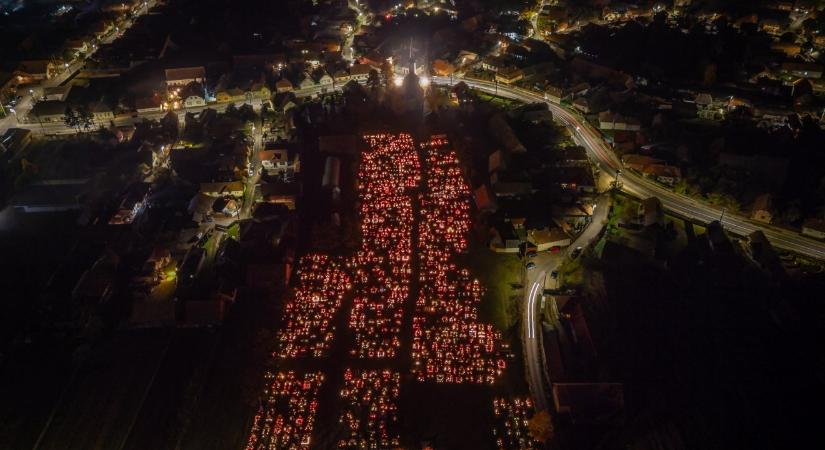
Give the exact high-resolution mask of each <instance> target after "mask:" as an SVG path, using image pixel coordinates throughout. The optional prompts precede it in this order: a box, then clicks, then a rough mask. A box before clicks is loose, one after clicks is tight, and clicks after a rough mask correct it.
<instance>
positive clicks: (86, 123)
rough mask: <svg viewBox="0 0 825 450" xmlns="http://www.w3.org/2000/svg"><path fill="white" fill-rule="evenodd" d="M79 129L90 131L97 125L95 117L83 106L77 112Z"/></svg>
mask: <svg viewBox="0 0 825 450" xmlns="http://www.w3.org/2000/svg"><path fill="white" fill-rule="evenodd" d="M77 120H78V124H77V125H78V128H80V127H82V128H83V129H84V130H85V131H89V129H90V128H92V127H93V126H94V124H95V116H94V114H92V112H91V111H90V110H89V108H87V107H85V106H81V107H80V108H78V110H77Z"/></svg>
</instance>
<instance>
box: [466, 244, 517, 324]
mask: <svg viewBox="0 0 825 450" xmlns="http://www.w3.org/2000/svg"><path fill="white" fill-rule="evenodd" d="M461 263H462V264H466V266H467V267H468V268H469V269H470V273H472V274H473V276H475V277H476V278H478V280H479V281H480V282H481V284H482V285H483V286H484V289H485V292H484V297H482V299H481V306H480V308H479V315H480V317H481V320H483V321H489V322H491V323H493V324H494V325H495V326H496V327H497V328H498V329H499V330H501V331H502V332H503V333H505V335H506V334H507V333H506V332H507V330H509V329H510V328H511V327H512V326H513V325H514V324H515V322H516V319H517V318H518V302H517V300H514V299H513V297H514V296H516V297H520V296H521V289H518V288H516V289H514V286H518V285H520V284H521V282H522V280H521V263H520V262H519V260H518V257H516V256H515V255H514V254H504V253H495V252H493V251H491V250H489V249H487V248H485V247H483V246H481V245H479V244H473V245H471V247H470V252H469V253H468V254H467V255H465V258H464V260H463V261H461Z"/></svg>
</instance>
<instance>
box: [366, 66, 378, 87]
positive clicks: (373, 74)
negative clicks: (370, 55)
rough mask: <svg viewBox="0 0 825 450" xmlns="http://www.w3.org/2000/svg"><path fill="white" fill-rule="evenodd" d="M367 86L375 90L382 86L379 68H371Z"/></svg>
mask: <svg viewBox="0 0 825 450" xmlns="http://www.w3.org/2000/svg"><path fill="white" fill-rule="evenodd" d="M367 86H369V87H370V89H373V90H375V89H378V88H379V87H380V86H381V78H380V77H379V76H378V71H377V70H375V69H372V70H370V73H369V75H367Z"/></svg>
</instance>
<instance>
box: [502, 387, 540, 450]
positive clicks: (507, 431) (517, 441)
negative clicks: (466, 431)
mask: <svg viewBox="0 0 825 450" xmlns="http://www.w3.org/2000/svg"><path fill="white" fill-rule="evenodd" d="M532 415H533V402H531V401H530V398H513V399H504V398H496V399H493V416H494V417H495V425H494V427H493V439H495V442H496V448H497V449H499V450H535V449H539V448H541V447H542V446H541V442H539V441H537V440H535V439H533V437H532V436H530V433H529V432H528V430H527V425H528V423H529V422H528V419H529V418H530V417H531V416H532Z"/></svg>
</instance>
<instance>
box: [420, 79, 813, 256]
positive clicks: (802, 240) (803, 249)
mask: <svg viewBox="0 0 825 450" xmlns="http://www.w3.org/2000/svg"><path fill="white" fill-rule="evenodd" d="M433 81H434V82H436V83H439V84H447V85H453V84H456V83H458V82H459V81H464V82H465V83H466V84H467V85H468V86H470V87H472V88H475V89H479V90H482V91H486V92H497V94H498V95H499V96H502V97H506V98H511V99H514V100H520V101H523V102H533V103H535V102H544V103H547V104H548V105H549V106H550V110H551V111H552V112H553V117H554V118H555V119H556V120H557V121H559V122H561V123H563V124H564V125H566V126H567V127H569V128H570V129H571V130H572V132H573V134H574V136H575V138H576V141H578V143H580V144H581V145H582V146H584V147H585V148H586V149H587V152H588V153H589V154H590V157H591V158H592V159H593V161H595V162H596V163H597V164H598V165H599V167H601V169H602V170H604V171H605V172H606V173H607V174H609V175H611V176H614V177H615V176H616V173H617V170H620V169H621V168H622V163H621V161H619V159H618V158H617V157H616V155H615V154H614V153H613V151H612V150H611V149H610V147H609V146H608V145H607V144H606V143H605V142H604V140H603V139H602V137H601V135H600V134H599V132H598V131H597V130H594V129H593V128H592V127H591V126H590V125H589V124H587V123H586V122H585V121H584V120H582V119H581V118H580V117H579V116H578V115H577V114H575V113H572V112H570V111H569V110H568V109H566V108H563V107H561V106H560V105H557V104H555V103H550V102H547V101H546V100H545V99H544V98H543V96H542V95H540V94H537V93H534V92H530V91H527V90H524V89H518V88H512V87H509V86H504V85H501V84H499V85H498V86H497V87H496V85H495V84H494V83H492V82H488V81H477V80H467V79H450V78H445V77H434V78H433ZM621 181H622V186H621V187H622V190H623V191H625V192H627V193H629V194H631V195H634V196H637V197H639V198H648V197H654V196H655V197H658V198H659V199H660V200H661V201H662V205H663V206H664V208H665V209H667V210H668V211H671V212H673V213H676V214H678V215H679V216H682V217H685V218H687V219H691V220H696V221H698V222H700V223H704V224H707V223H710V222H713V221H715V220H720V218H722V216H723V212H722V209H721V208H717V207H715V206H711V205H708V204H705V203H700V202H697V201H696V200H693V199H691V198H689V197H687V196H684V195H680V194H677V193H675V192H673V191H671V190H668V189H666V188H664V187H662V186H660V185H658V184H656V183H654V182H653V181H650V180H648V179H647V178H644V177H642V176H640V175H637V174H635V173H632V172H630V171H622V173H621ZM722 225H724V227H725V228H726V229H727V230H728V231H729V232H732V233H734V234H738V235H741V236H747V235H749V234H750V233H752V232H754V231H756V230H762V231H763V232H764V233H765V236H766V237H767V238H768V240H769V241H770V242H771V244H773V245H774V246H775V247H777V248H781V249H783V250H789V251H792V252H796V253H799V254H801V255H805V256H809V257H812V258H816V259H825V242H821V241H816V240H814V239H810V238H808V237H805V236H802V235H801V234H799V233H796V232H794V231H790V230H784V229H781V228H778V227H773V226H770V225H765V224H757V223H754V222H751V221H750V220H749V219H747V218H745V217H742V216H739V215H735V214H724V218H722Z"/></svg>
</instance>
